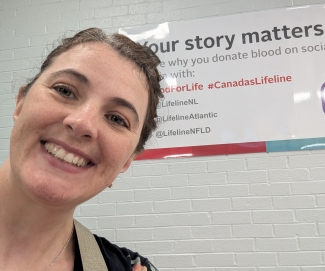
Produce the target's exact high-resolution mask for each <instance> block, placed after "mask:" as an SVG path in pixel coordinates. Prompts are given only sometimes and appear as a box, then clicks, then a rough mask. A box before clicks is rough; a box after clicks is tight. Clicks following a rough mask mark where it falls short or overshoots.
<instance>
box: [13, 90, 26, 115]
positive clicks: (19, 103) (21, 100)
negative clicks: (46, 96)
mask: <svg viewBox="0 0 325 271" xmlns="http://www.w3.org/2000/svg"><path fill="white" fill-rule="evenodd" d="M25 90H26V86H22V87H20V88H19V92H18V95H17V99H16V108H15V110H14V114H13V118H14V121H16V119H17V118H18V116H19V114H20V111H21V109H22V107H23V104H24V99H25V96H26V93H25Z"/></svg>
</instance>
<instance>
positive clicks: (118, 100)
mask: <svg viewBox="0 0 325 271" xmlns="http://www.w3.org/2000/svg"><path fill="white" fill-rule="evenodd" d="M111 101H112V102H113V103H114V104H116V105H120V106H123V107H126V108H128V109H130V110H131V111H132V112H133V113H134V115H135V118H136V122H137V125H139V115H138V112H137V110H136V109H135V107H134V105H133V104H132V103H130V102H128V101H127V100H125V99H122V98H119V97H113V98H112V99H111Z"/></svg>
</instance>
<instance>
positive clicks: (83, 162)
mask: <svg viewBox="0 0 325 271" xmlns="http://www.w3.org/2000/svg"><path fill="white" fill-rule="evenodd" d="M43 145H44V147H45V149H46V150H47V152H48V153H50V154H52V155H53V156H54V157H56V158H58V159H59V160H61V161H64V162H66V163H69V164H71V165H74V166H78V167H84V166H89V165H93V163H92V162H91V161H89V160H87V159H85V158H82V157H80V156H78V155H76V154H73V153H71V152H67V151H66V150H65V149H64V148H62V147H61V146H58V145H55V144H53V143H49V142H44V144H43Z"/></svg>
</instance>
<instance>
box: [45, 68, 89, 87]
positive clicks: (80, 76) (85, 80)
mask: <svg viewBox="0 0 325 271" xmlns="http://www.w3.org/2000/svg"><path fill="white" fill-rule="evenodd" d="M62 75H68V76H73V77H75V78H76V79H77V80H79V81H81V82H82V83H84V84H86V85H88V86H89V85H90V81H89V80H88V78H87V77H86V76H85V75H83V74H82V73H80V72H78V71H76V70H74V69H65V70H60V71H56V72H53V73H51V74H50V78H51V79H55V78H57V77H59V76H62Z"/></svg>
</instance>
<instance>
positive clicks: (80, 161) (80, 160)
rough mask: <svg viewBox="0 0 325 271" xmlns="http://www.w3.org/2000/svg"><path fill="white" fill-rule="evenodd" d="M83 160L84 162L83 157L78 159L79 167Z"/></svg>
mask: <svg viewBox="0 0 325 271" xmlns="http://www.w3.org/2000/svg"><path fill="white" fill-rule="evenodd" d="M83 162H84V159H83V158H81V159H79V161H78V163H77V165H78V167H81V165H82V164H83Z"/></svg>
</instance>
